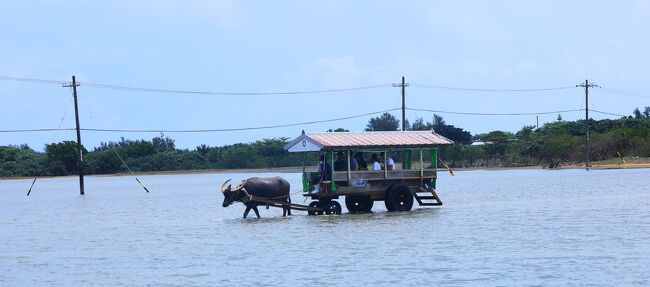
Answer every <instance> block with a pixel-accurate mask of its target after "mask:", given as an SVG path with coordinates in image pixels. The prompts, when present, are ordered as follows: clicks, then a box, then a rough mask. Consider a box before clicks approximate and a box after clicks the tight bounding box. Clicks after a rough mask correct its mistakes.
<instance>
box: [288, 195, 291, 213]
mask: <svg viewBox="0 0 650 287" xmlns="http://www.w3.org/2000/svg"><path fill="white" fill-rule="evenodd" d="M287 202H288V203H289V204H291V196H287ZM287 214H288V215H291V205H289V207H287Z"/></svg>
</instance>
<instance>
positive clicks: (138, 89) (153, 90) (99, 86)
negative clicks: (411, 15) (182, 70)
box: [0, 76, 391, 96]
mask: <svg viewBox="0 0 650 287" xmlns="http://www.w3.org/2000/svg"><path fill="white" fill-rule="evenodd" d="M0 80H4V81H15V82H29V83H40V84H58V85H65V84H66V82H65V81H57V80H45V79H34V78H20V77H9V76H0ZM77 84H80V85H82V86H85V87H89V88H97V89H111V90H122V91H133V92H148V93H166V94H194V95H222V96H227V95H231V96H237V95H239V96H242V95H251V96H252V95H301V94H322V93H338V92H347V91H356V90H367V89H376V88H383V87H390V86H391V84H379V85H368V86H359V87H351V88H339V89H326V90H308V91H284V92H215V91H192V90H173V89H156V88H142V87H130V86H119V85H110V84H102V83H91V82H78V83H77Z"/></svg>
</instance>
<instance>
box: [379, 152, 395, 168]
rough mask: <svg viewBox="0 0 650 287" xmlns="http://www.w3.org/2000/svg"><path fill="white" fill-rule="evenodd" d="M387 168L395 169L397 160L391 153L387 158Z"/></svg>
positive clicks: (382, 155)
mask: <svg viewBox="0 0 650 287" xmlns="http://www.w3.org/2000/svg"><path fill="white" fill-rule="evenodd" d="M381 157H382V158H383V157H384V153H383V152H382V153H381ZM386 169H388V170H395V161H394V160H393V158H392V157H390V155H389V156H388V157H387V158H386Z"/></svg>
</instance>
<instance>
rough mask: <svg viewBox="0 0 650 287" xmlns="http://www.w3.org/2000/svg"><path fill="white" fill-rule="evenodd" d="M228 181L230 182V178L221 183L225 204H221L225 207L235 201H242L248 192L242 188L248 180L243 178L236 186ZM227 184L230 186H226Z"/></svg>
mask: <svg viewBox="0 0 650 287" xmlns="http://www.w3.org/2000/svg"><path fill="white" fill-rule="evenodd" d="M228 182H230V179H229V180H226V181H225V182H224V183H223V184H222V185H221V193H223V204H222V205H221V206H223V207H228V206H229V205H231V204H232V203H233V202H235V201H241V200H242V199H243V198H244V197H245V196H246V193H245V192H244V191H243V190H242V189H243V188H244V184H246V180H242V181H241V182H240V183H239V184H238V185H237V186H235V187H232V186H231V185H230V184H228ZM226 185H228V187H226Z"/></svg>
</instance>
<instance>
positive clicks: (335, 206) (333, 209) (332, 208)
mask: <svg viewBox="0 0 650 287" xmlns="http://www.w3.org/2000/svg"><path fill="white" fill-rule="evenodd" d="M324 204H328V203H324ZM323 210H324V211H325V214H341V204H339V203H338V202H337V201H336V200H332V201H330V202H329V204H328V205H327V206H324V207H323Z"/></svg>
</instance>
